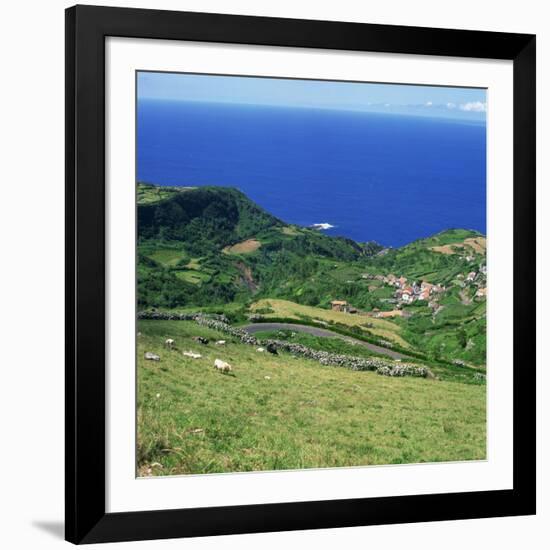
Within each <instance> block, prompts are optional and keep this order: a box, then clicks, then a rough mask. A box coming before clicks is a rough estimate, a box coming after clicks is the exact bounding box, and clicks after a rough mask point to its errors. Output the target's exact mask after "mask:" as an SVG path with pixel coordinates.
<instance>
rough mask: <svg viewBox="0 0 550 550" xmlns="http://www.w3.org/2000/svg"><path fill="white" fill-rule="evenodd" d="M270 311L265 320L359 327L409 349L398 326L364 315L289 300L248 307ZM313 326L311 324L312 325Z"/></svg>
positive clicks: (267, 301) (270, 300) (255, 304)
mask: <svg viewBox="0 0 550 550" xmlns="http://www.w3.org/2000/svg"><path fill="white" fill-rule="evenodd" d="M269 309H271V310H272V312H271V313H266V314H263V316H264V317H266V318H285V319H304V318H308V319H318V320H321V321H327V322H333V323H339V324H342V325H346V326H349V327H360V328H362V329H364V330H365V331H369V332H371V333H372V334H375V335H376V336H380V337H381V338H384V339H385V340H389V341H390V342H394V343H396V344H398V345H399V346H401V347H403V348H408V347H410V346H409V344H408V343H407V342H406V341H405V340H404V339H403V338H402V337H401V336H400V335H399V331H400V330H401V329H400V327H399V326H398V325H396V324H395V323H392V322H391V321H387V320H384V319H376V318H374V317H366V316H364V315H351V314H349V313H343V312H341V311H332V310H330V309H323V308H319V307H313V306H305V305H302V304H296V303H295V302H290V301H289V300H276V299H265V300H258V301H257V302H255V303H254V304H252V305H251V306H250V310H251V311H253V312H254V311H258V310H259V311H263V310H269ZM312 324H313V323H312Z"/></svg>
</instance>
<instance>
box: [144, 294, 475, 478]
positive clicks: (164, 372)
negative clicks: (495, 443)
mask: <svg viewBox="0 0 550 550" xmlns="http://www.w3.org/2000/svg"><path fill="white" fill-rule="evenodd" d="M271 302H273V301H271ZM138 330H139V331H140V335H139V337H138V411H137V419H138V449H137V459H138V473H139V475H170V474H185V473H195V474H198V473H214V472H234V471H253V470H280V469H298V468H316V467H338V466H352V465H368V464H399V463H416V462H438V461H449V460H453V461H454V460H475V459H483V458H485V456H486V451H485V438H486V416H485V386H484V385H479V386H476V385H468V384H462V383H457V382H444V381H434V380H426V379H418V378H389V377H384V376H380V375H378V374H375V373H372V372H353V371H349V370H346V369H343V368H336V367H323V366H322V365H320V364H319V363H317V362H315V361H312V360H306V359H296V358H293V357H292V356H290V355H286V354H280V355H277V356H275V355H271V354H268V353H260V352H258V351H256V349H255V347H253V346H247V345H244V344H241V343H237V342H236V341H232V340H231V338H228V337H227V336H226V335H224V334H222V333H217V332H215V331H212V330H210V329H207V328H204V327H201V326H199V325H197V324H196V323H194V322H183V321H140V322H139V329H138ZM196 335H202V336H205V337H207V338H210V339H211V342H210V343H209V344H208V345H206V346H205V345H201V344H198V343H196V342H194V341H193V340H192V339H191V337H192V336H196ZM169 337H170V338H173V339H174V340H175V342H176V349H174V350H172V351H169V350H167V349H165V348H164V347H163V342H164V341H165V339H166V338H169ZM216 339H224V340H226V341H227V343H226V345H225V346H216V345H215V344H214V343H213V340H216ZM188 350H190V351H194V352H197V353H200V354H201V355H202V357H201V358H199V359H191V358H188V357H185V356H183V355H182V352H183V351H188ZM146 351H151V352H154V353H157V354H158V355H159V356H160V357H161V360H160V361H159V362H155V361H145V360H144V353H145V352H146ZM216 358H219V359H223V360H226V361H228V362H229V363H231V364H232V365H233V367H234V371H233V375H224V374H220V373H219V372H216V370H215V369H214V368H213V363H214V360H215V359H216Z"/></svg>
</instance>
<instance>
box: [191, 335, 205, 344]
mask: <svg viewBox="0 0 550 550" xmlns="http://www.w3.org/2000/svg"><path fill="white" fill-rule="evenodd" d="M193 340H195V342H198V343H199V344H203V345H205V346H206V345H207V344H208V339H207V338H204V337H202V336H193Z"/></svg>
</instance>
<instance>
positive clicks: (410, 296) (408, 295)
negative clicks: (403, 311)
mask: <svg viewBox="0 0 550 550" xmlns="http://www.w3.org/2000/svg"><path fill="white" fill-rule="evenodd" d="M401 299H402V300H403V301H404V302H412V301H413V300H414V290H413V288H412V287H410V286H406V287H405V288H404V289H403V291H402V292H401Z"/></svg>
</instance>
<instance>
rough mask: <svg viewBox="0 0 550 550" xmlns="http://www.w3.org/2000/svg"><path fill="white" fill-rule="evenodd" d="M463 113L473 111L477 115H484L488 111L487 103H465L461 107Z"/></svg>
mask: <svg viewBox="0 0 550 550" xmlns="http://www.w3.org/2000/svg"><path fill="white" fill-rule="evenodd" d="M460 109H461V110H462V111H473V112H475V113H484V112H485V111H487V103H482V102H481V101H470V102H468V103H463V104H462V105H460Z"/></svg>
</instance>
